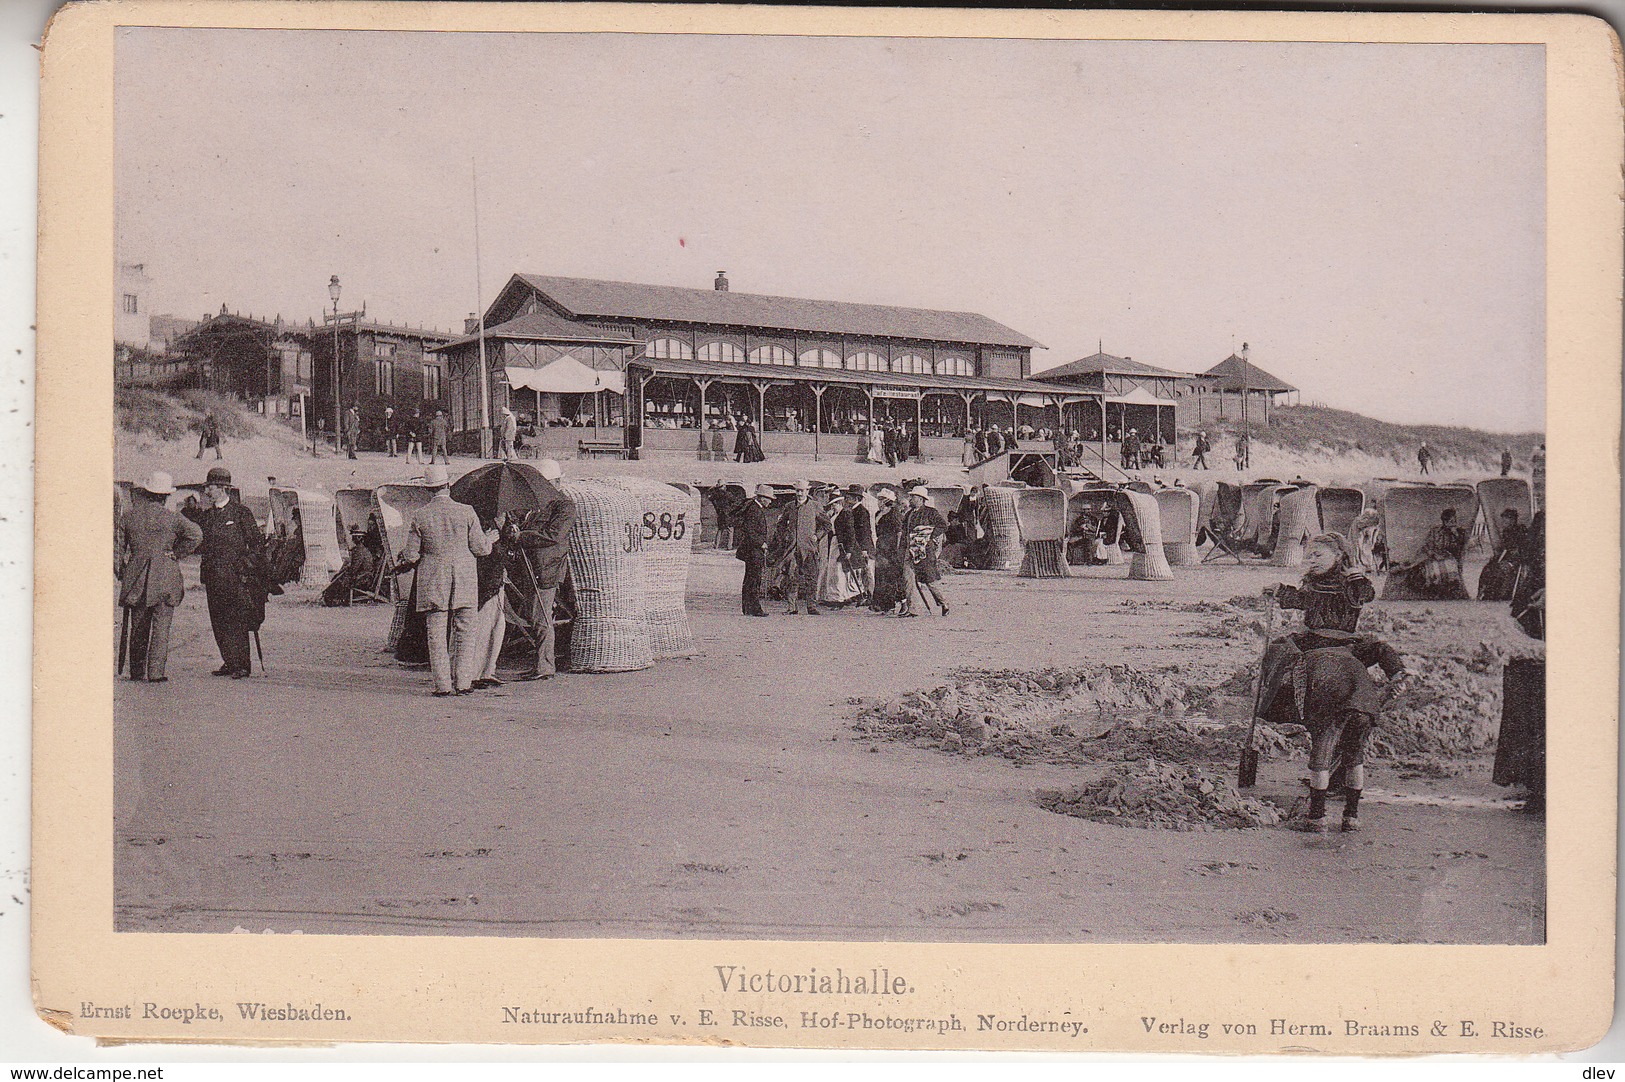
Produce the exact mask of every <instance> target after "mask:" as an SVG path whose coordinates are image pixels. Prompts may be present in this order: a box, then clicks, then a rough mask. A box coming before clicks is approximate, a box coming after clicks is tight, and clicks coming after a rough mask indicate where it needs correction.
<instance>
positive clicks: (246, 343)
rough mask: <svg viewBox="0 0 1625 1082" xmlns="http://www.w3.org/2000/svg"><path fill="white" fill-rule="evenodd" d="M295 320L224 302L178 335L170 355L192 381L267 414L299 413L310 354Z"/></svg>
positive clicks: (307, 385)
mask: <svg viewBox="0 0 1625 1082" xmlns="http://www.w3.org/2000/svg"><path fill="white" fill-rule="evenodd" d="M300 332H301V328H300V327H299V326H298V325H297V324H294V325H289V324H287V323H284V322H283V321H282V317H281V316H277V317H274V318H272V319H261V318H258V317H256V316H252V315H246V316H245V315H243V314H241V313H239V312H231V311H228V310H227V308H226V306H225V305H223V304H222V305H221V306H220V311H219V312H218V313H215V314H213V315H209V316H205V317H204V318H203V319H202V320H200V321H199V322H198V323H196V324H194V325H193V326H192V327H191V329H189V330H186V331H183V332H181V333H179V334H178V335H176V337H175V338H174V339H173V341H172V342H170V344H169V347H168V354H167V357H168V360H169V361H170V362H171V363H172V364H176V365H180V366H182V367H183V368H184V370H185V371H186V372H187V374H188V377H189V378H188V380H187V382H188V383H190V385H192V386H197V387H202V388H205V389H207V390H211V391H214V392H215V393H216V394H223V395H229V396H231V397H233V398H239V399H242V400H243V401H245V402H254V403H257V404H260V405H261V406H262V408H264V410H265V411H266V413H267V414H268V415H270V416H279V415H280V416H283V417H288V416H297V411H298V402H299V399H300V396H301V395H308V394H309V392H310V376H311V357H310V350H309V348H308V346H307V345H306V342H305V339H304V336H303V335H302V334H301V333H300Z"/></svg>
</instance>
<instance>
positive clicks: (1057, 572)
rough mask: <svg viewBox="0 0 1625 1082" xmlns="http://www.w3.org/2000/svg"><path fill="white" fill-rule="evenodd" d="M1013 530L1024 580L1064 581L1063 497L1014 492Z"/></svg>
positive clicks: (1048, 491)
mask: <svg viewBox="0 0 1625 1082" xmlns="http://www.w3.org/2000/svg"><path fill="white" fill-rule="evenodd" d="M1016 527H1017V529H1018V530H1020V532H1021V545H1022V556H1021V570H1020V571H1019V572H1017V573H1018V574H1019V575H1020V576H1021V577H1022V578H1027V579H1064V578H1068V577H1070V576H1071V574H1072V571H1071V569H1070V568H1069V567H1068V566H1067V562H1066V493H1064V492H1062V491H1061V490H1060V489H1058V488H1028V489H1021V490H1018V491H1017V492H1016Z"/></svg>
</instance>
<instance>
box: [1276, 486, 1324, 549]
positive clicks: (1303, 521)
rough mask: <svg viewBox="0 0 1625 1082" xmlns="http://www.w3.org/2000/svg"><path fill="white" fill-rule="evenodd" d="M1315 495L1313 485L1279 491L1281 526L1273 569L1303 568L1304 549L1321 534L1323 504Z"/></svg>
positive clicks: (1278, 512) (1278, 531)
mask: <svg viewBox="0 0 1625 1082" xmlns="http://www.w3.org/2000/svg"><path fill="white" fill-rule="evenodd" d="M1315 495H1316V490H1315V486H1314V485H1303V486H1301V487H1299V488H1283V489H1281V490H1280V492H1279V497H1280V501H1279V503H1277V504H1276V515H1277V520H1278V522H1279V523H1280V526H1279V528H1278V529H1277V530H1276V531H1275V549H1274V551H1272V552H1271V553H1270V564H1271V565H1272V566H1274V567H1301V566H1303V549H1304V545H1305V544H1307V543H1308V541H1309V539H1310V538H1311V537H1313V536H1315V534H1317V533H1319V532H1320V503H1319V501H1318V500H1316V499H1315Z"/></svg>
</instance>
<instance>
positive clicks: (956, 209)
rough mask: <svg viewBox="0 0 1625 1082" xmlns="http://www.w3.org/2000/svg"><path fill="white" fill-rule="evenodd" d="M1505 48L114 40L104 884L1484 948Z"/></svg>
mask: <svg viewBox="0 0 1625 1082" xmlns="http://www.w3.org/2000/svg"><path fill="white" fill-rule="evenodd" d="M631 72H660V73H662V76H661V78H660V79H658V80H654V81H648V80H641V79H640V80H629V79H628V78H627V75H628V73H631ZM1014 72H1019V73H1020V78H1019V79H1011V78H1009V77H1008V76H1009V74H1010V73H1014ZM1542 72H1543V68H1542V51H1541V50H1540V49H1539V48H1538V47H1533V46H1529V47H1520V46H1515V45H1491V46H1480V47H1466V46H1432V47H1428V46H1409V45H1391V46H1366V45H1353V44H1333V45H1312V44H1285V45H1283V44H1252V43H1240V42H1227V43H1189V44H1178V43H1160V42H1136V43H1126V42H1080V41H1069V42H1031V41H1019V40H1005V41H997V40H995V41H976V42H945V41H940V40H938V41H933V40H929V39H927V40H915V41H906V40H886V39H844V40H835V39H827V38H824V39H820V38H776V39H770V38H751V37H737V36H712V37H705V38H692V37H687V38H685V37H674V36H660V35H637V36H617V35H545V36H527V35H505V34H494V35H484V34H482V35H471V36H468V37H452V36H448V35H440V34H411V33H406V34H390V33H346V32H334V33H322V32H277V31H265V30H247V31H227V30H207V29H203V30H159V29H144V28H125V29H121V30H120V31H119V34H118V38H117V42H116V46H115V72H114V79H115V86H116V89H117V96H116V99H115V106H114V108H115V138H116V144H115V145H116V160H115V171H116V177H117V187H116V192H117V204H116V208H115V214H116V218H115V225H116V230H117V234H116V238H117V246H118V259H119V265H118V268H117V275H118V277H117V288H118V290H119V294H120V295H119V304H118V308H117V311H118V327H117V329H116V334H115V343H116V344H115V350H116V354H117V355H116V358H115V364H116V366H117V392H116V393H117V397H116V400H115V408H116V411H117V430H116V431H115V433H114V437H115V457H116V464H117V476H118V491H117V493H116V494H115V495H116V499H115V505H116V506H117V508H118V523H119V535H120V543H119V551H118V552H117V553H116V558H115V565H116V566H115V570H116V571H117V572H118V574H119V577H120V587H121V588H120V594H119V611H118V613H117V615H118V617H119V621H120V623H119V626H118V635H119V642H120V647H121V651H122V655H121V660H122V667H121V671H120V674H119V675H120V682H119V686H118V690H117V692H116V695H115V706H114V710H115V720H116V731H117V759H116V764H115V768H116V772H117V773H116V785H117V822H116V824H114V830H115V831H116V837H115V845H116V850H115V853H116V856H115V864H114V870H115V881H116V888H117V919H118V927H119V928H120V929H121V930H124V931H145V932H176V931H186V932H230V931H232V930H233V929H234V928H241V927H247V928H249V929H250V930H252V931H255V932H260V931H262V930H263V929H264V928H266V927H270V928H273V929H276V930H278V931H289V932H291V931H304V932H307V933H308V932H316V931H322V932H345V933H376V932H390V933H401V932H408V931H411V932H417V933H422V934H454V935H515V934H520V935H544V936H580V935H616V936H662V937H666V936H721V937H728V938H733V937H741V936H742V937H757V936H766V937H771V938H799V937H809V938H837V939H852V938H873V939H927V940H967V941H978V940H990V941H1008V940H1033V941H1044V942H1048V941H1100V942H1114V941H1124V942H1132V941H1140V940H1150V941H1158V942H1193V943H1196V942H1271V941H1279V940H1288V941H1297V942H1349V941H1362V940H1377V941H1386V942H1421V943H1437V942H1450V943H1540V942H1541V941H1542V940H1543V938H1544V913H1545V889H1544V863H1545V846H1544V837H1543V836H1544V824H1543V819H1542V815H1541V810H1542V809H1541V805H1542V794H1543V790H1544V784H1545V776H1544V769H1543V754H1542V750H1543V737H1544V702H1543V699H1544V695H1543V683H1544V678H1543V672H1544V669H1543V646H1542V638H1543V633H1542V624H1543V603H1542V586H1543V581H1544V580H1543V574H1544V559H1543V552H1544V538H1543V529H1544V519H1543V516H1542V515H1541V511H1542V508H1543V505H1544V491H1543V480H1544V478H1543V469H1544V464H1543V459H1544V447H1543V431H1544V423H1545V422H1544V418H1545V387H1544V357H1543V342H1544V320H1543V314H1544V303H1545V296H1544V291H1543V282H1544V278H1545V266H1544V260H1543V250H1544V242H1545V234H1544V229H1543V221H1544V194H1545V183H1544V180H1545V178H1544V159H1543V134H1544V127H1543V109H1544V95H1543V93H1542ZM178 76H182V77H179V78H178ZM747 103H748V105H749V107H748V108H746V107H745V106H746V104H747ZM1195 103H1200V105H1198V106H1197V107H1195V108H1192V107H1191V106H1192V105H1193V104H1195ZM1491 129H1493V131H1494V138H1493V142H1491V143H1490V144H1489V145H1488V146H1486V140H1485V133H1486V131H1489V130H1491ZM813 616H819V617H822V619H818V620H813V619H810V617H813ZM758 619H765V620H766V621H767V622H765V623H758V622H757V620H758ZM908 619H912V620H913V621H914V622H913V623H905V622H904V620H908ZM251 646H252V649H250V647H251ZM155 685H156V686H155Z"/></svg>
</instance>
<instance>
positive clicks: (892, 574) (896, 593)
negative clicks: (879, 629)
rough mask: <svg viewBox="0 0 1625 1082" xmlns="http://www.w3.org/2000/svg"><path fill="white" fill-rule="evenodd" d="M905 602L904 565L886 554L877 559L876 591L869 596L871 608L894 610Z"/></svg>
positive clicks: (893, 556) (894, 557)
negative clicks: (901, 602) (899, 603)
mask: <svg viewBox="0 0 1625 1082" xmlns="http://www.w3.org/2000/svg"><path fill="white" fill-rule="evenodd" d="M901 600H903V565H902V563H901V562H899V561H898V559H897V557H896V556H895V555H892V554H889V553H884V554H881V555H880V556H878V557H876V558H875V589H874V593H873V594H871V595H870V596H869V607H870V608H872V609H875V610H878V611H882V612H883V611H885V610H886V609H890V608H893V607H895V606H896V605H897V603H898V602H899V601H901Z"/></svg>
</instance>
